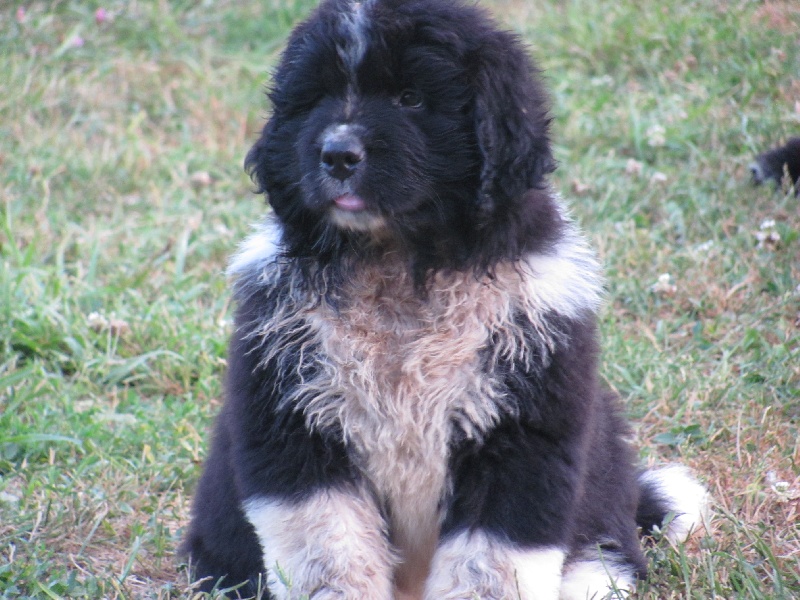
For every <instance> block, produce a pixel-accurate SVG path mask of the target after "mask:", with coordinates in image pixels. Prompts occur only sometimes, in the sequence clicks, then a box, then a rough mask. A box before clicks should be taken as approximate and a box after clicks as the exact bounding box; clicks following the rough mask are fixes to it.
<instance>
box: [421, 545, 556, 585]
mask: <svg viewBox="0 0 800 600" xmlns="http://www.w3.org/2000/svg"><path fill="white" fill-rule="evenodd" d="M564 556H565V553H564V551H563V550H561V549H560V548H555V547H544V548H529V549H521V548H518V547H515V546H512V545H509V544H507V543H504V542H501V541H500V540H497V539H494V538H492V537H490V536H489V535H487V534H486V533H484V532H481V531H475V532H464V533H461V534H459V535H457V536H456V537H454V538H452V539H450V540H448V541H446V542H445V543H444V544H442V546H441V547H439V548H438V549H437V550H436V554H435V556H434V559H433V565H432V567H431V575H430V577H429V579H428V582H427V585H426V586H425V595H424V598H425V600H456V599H457V600H463V599H466V598H481V599H482V600H505V599H509V600H512V599H513V600H516V599H520V600H557V598H558V590H559V587H560V585H561V568H562V565H563V563H564Z"/></svg>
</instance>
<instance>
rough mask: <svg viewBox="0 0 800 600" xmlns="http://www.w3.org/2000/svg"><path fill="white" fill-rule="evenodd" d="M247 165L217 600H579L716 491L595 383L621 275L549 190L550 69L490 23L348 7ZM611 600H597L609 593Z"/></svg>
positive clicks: (460, 12) (288, 60)
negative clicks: (648, 460)
mask: <svg viewBox="0 0 800 600" xmlns="http://www.w3.org/2000/svg"><path fill="white" fill-rule="evenodd" d="M270 100H271V104H272V107H273V113H272V116H271V118H270V119H269V121H268V123H267V124H266V126H265V127H264V130H263V133H262V136H261V138H260V139H259V140H258V141H257V142H256V143H255V145H254V146H253V148H252V150H251V151H250V153H249V154H248V156H247V159H246V167H247V169H248V171H249V172H250V173H251V175H252V177H253V179H254V181H255V183H256V184H257V186H258V188H259V191H261V192H264V193H266V194H267V196H268V198H269V203H270V205H271V207H272V210H273V214H272V215H271V216H270V217H269V218H268V219H267V220H266V221H265V223H264V224H263V225H262V226H261V227H260V228H259V229H258V230H257V231H256V233H255V234H254V235H252V236H251V237H250V238H249V239H248V240H247V241H246V242H245V243H244V245H243V246H242V248H241V250H240V252H239V254H238V255H237V256H235V257H234V259H233V261H232V263H231V265H230V268H229V273H230V275H231V277H232V278H233V279H234V280H235V288H234V294H235V298H236V301H237V304H238V311H237V315H236V327H235V333H234V335H233V339H232V341H231V345H230V349H229V357H228V373H227V380H226V399H225V404H224V408H223V409H222V413H221V415H220V417H219V419H218V421H217V425H216V430H215V436H214V441H213V444H212V447H211V451H210V453H209V456H208V460H207V462H206V465H205V471H204V473H203V475H202V477H201V480H200V483H199V486H198V489H197V492H196V494H195V501H194V508H193V517H192V522H191V524H190V526H189V531H188V536H187V539H186V542H185V545H184V552H185V553H186V554H188V556H189V558H190V561H191V564H192V567H193V568H194V569H195V573H196V575H197V576H198V577H199V578H204V583H203V589H205V590H209V589H211V588H212V587H214V586H215V585H219V586H223V587H227V586H234V585H236V584H239V583H240V582H242V581H244V582H246V586H245V587H244V588H242V589H241V590H240V593H242V594H243V595H244V594H256V592H257V591H258V585H259V581H261V582H262V583H263V584H264V585H266V587H267V588H268V590H269V592H268V593H269V594H271V595H272V596H273V597H275V598H279V599H284V598H292V599H295V598H301V597H303V596H308V597H310V598H313V599H314V600H329V599H334V598H345V599H348V600H361V599H363V600H392V599H401V598H402V599H403V600H411V599H414V600H419V599H428V600H434V599H435V600H443V599H466V598H473V597H478V598H482V599H483V600H501V599H511V598H521V599H522V600H532V599H534V598H535V599H537V600H557V599H559V598H560V599H561V600H577V599H581V600H583V599H585V598H587V597H598V598H599V597H605V596H606V595H607V592H609V590H610V589H611V588H614V587H616V588H620V589H630V588H631V587H632V586H634V585H635V580H636V578H637V577H640V576H642V575H644V573H645V571H646V568H647V565H646V562H645V559H644V556H643V554H642V550H641V548H640V538H639V528H641V529H643V530H644V531H645V532H647V531H650V530H652V529H653V528H655V527H657V526H661V525H662V521H663V519H664V517H665V516H666V515H667V514H668V513H672V514H674V516H675V518H674V519H673V520H672V521H671V523H670V524H669V526H668V527H667V529H666V534H667V536H669V537H671V538H672V539H679V538H682V537H684V536H685V535H687V533H688V531H689V530H690V529H691V528H692V527H694V526H696V525H698V522H699V520H700V514H701V510H702V506H703V502H704V498H705V491H704V489H703V488H702V487H701V486H700V485H699V484H697V483H696V482H695V481H694V479H693V478H692V477H691V476H690V475H689V474H688V473H687V471H686V470H685V469H683V468H682V467H678V466H672V467H667V468H662V469H658V470H651V469H647V470H642V469H640V468H639V466H638V465H637V461H636V452H635V450H634V449H633V448H632V447H631V446H630V444H629V442H628V437H629V435H628V428H627V426H626V424H625V422H624V420H623V418H622V410H621V408H620V406H619V404H618V401H617V398H616V397H615V396H614V394H612V393H610V392H609V391H608V390H606V389H605V388H604V387H603V384H602V380H601V378H600V376H599V375H598V352H599V344H598V340H597V324H596V320H597V311H598V310H599V309H600V305H601V302H602V295H603V291H602V287H603V285H602V276H601V274H600V268H599V264H598V262H597V260H596V258H595V255H594V253H593V252H592V251H591V250H590V248H589V246H588V244H587V243H586V241H585V239H584V237H583V236H582V234H581V233H580V231H579V229H578V227H577V226H576V225H575V223H574V222H573V221H572V220H571V218H570V217H569V213H568V210H567V208H566V206H565V204H564V203H563V201H562V200H561V199H560V198H559V196H558V195H557V194H556V193H555V192H554V191H553V189H552V188H551V186H550V183H549V181H548V176H549V174H550V173H551V172H552V171H553V170H554V168H555V163H554V160H553V156H552V153H551V148H550V140H549V123H550V116H549V113H548V103H547V99H546V94H545V91H544V89H543V87H542V85H541V82H540V80H539V78H538V71H537V69H536V68H535V67H534V66H533V65H532V64H531V62H530V60H529V58H528V56H527V53H526V50H525V48H524V47H523V45H522V44H521V43H520V41H519V40H518V39H517V37H516V36H514V35H512V34H510V33H507V32H505V31H502V30H500V29H498V28H497V27H496V26H495V25H494V24H493V22H492V21H491V20H490V19H489V18H488V17H487V16H486V14H485V13H484V12H483V11H482V10H481V9H479V8H477V7H476V6H475V5H474V3H472V2H471V1H470V2H469V3H466V2H465V3H464V4H461V3H459V2H454V1H448V0H363V1H362V2H353V1H349V0H326V1H325V2H323V3H322V5H321V6H320V7H319V8H318V9H317V10H316V11H315V12H314V13H313V14H312V16H311V17H310V18H309V20H307V21H306V22H305V23H302V24H301V25H299V26H298V27H297V29H296V30H295V32H294V33H293V35H292V36H291V38H290V39H289V43H288V47H287V49H286V51H285V52H284V54H283V57H282V60H281V62H280V64H279V66H278V69H277V71H276V74H275V78H274V81H273V85H272V89H271V91H270ZM595 594H596V596H595Z"/></svg>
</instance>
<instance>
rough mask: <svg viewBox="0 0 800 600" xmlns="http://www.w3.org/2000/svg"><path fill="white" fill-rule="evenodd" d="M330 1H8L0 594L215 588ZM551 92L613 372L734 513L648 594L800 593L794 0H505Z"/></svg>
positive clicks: (606, 362)
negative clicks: (775, 183) (281, 156)
mask: <svg viewBox="0 0 800 600" xmlns="http://www.w3.org/2000/svg"><path fill="white" fill-rule="evenodd" d="M313 4H314V2H312V0H259V1H256V0H241V1H234V0H216V1H200V0H175V1H172V2H168V1H167V0H136V1H130V2H127V1H122V0H108V1H107V2H102V3H99V2H95V1H93V0H92V1H86V2H83V1H79V0H53V1H30V2H20V1H17V0H12V1H11V2H4V3H2V4H0V261H1V262H0V315H2V316H1V317H0V598H9V599H10V598H15V599H16V598H50V599H55V598H93V599H100V598H163V599H166V598H181V599H187V600H188V599H189V598H192V597H195V593H194V592H192V590H191V589H189V588H188V587H187V584H188V577H187V575H186V572H185V569H184V568H183V567H182V565H181V564H180V562H179V560H178V559H177V558H176V557H175V548H176V545H177V544H178V542H179V540H180V539H181V536H182V531H183V529H184V527H185V526H186V523H187V514H188V505H189V501H190V499H191V494H192V490H193V489H194V486H195V483H196V481H197V478H198V475H199V470H200V465H201V463H202V460H203V457H204V455H205V452H206V448H207V437H208V436H207V432H208V428H209V426H210V423H211V421H212V419H213V416H214V415H215V414H216V413H217V412H218V410H219V406H220V402H221V385H220V383H221V377H222V374H223V372H224V368H225V346H226V339H227V336H228V335H229V334H230V328H231V312H232V306H231V304H230V295H229V292H228V289H227V287H226V282H225V277H224V273H223V272H224V269H225V264H226V260H227V257H228V256H229V255H230V254H231V252H232V251H233V250H234V249H235V247H236V244H237V242H238V240H240V239H241V238H242V237H243V236H244V235H245V234H246V232H247V231H248V229H249V226H250V224H251V223H253V222H254V221H256V220H257V219H258V218H259V216H260V215H261V214H263V211H264V206H263V203H262V199H261V198H260V197H257V196H255V195H254V194H253V193H252V189H253V186H252V184H251V183H250V181H249V179H248V178H247V176H246V175H245V174H244V172H243V170H242V166H241V165H242V162H243V158H244V155H245V153H246V152H247V150H248V148H249V146H250V144H251V143H252V142H253V141H254V140H255V137H256V134H257V132H258V130H259V128H260V126H261V125H262V124H263V121H264V118H265V116H266V115H267V114H268V111H269V107H268V106H267V103H266V100H265V98H264V96H263V90H264V87H265V85H266V83H267V82H268V78H269V72H270V67H271V66H272V65H274V63H275V60H276V57H277V55H278V53H279V52H280V48H281V45H282V43H283V40H284V38H285V36H286V34H287V33H288V31H289V29H290V27H291V24H292V23H294V22H295V21H296V20H297V19H299V18H300V17H302V15H304V14H306V13H307V11H308V10H309V9H310V8H311V6H312V5H313ZM486 4H487V5H488V6H489V7H490V8H492V10H493V11H494V12H495V14H496V15H497V18H498V20H500V21H501V22H503V23H504V24H505V25H506V26H507V27H509V28H512V29H515V30H517V31H518V32H519V33H520V34H521V35H522V36H523V37H524V38H525V39H526V40H528V41H529V42H530V45H531V51H532V53H533V55H534V56H535V57H536V59H537V60H538V62H539V64H540V66H541V67H542V69H543V70H544V76H545V78H546V79H547V81H548V84H549V86H550V88H551V90H552V98H553V116H554V119H555V121H554V138H555V144H556V154H557V158H558V160H559V163H560V168H559V170H558V171H557V172H556V174H555V177H554V185H555V186H556V188H558V189H559V190H560V191H561V193H562V194H563V195H564V196H565V197H566V198H568V199H569V201H570V204H571V206H572V209H573V212H574V214H575V215H576V217H577V218H578V220H579V221H580V222H581V223H582V225H583V228H584V229H585V231H586V233H587V234H588V235H589V237H590V238H591V239H592V241H593V244H594V245H595V247H596V248H597V249H598V251H599V253H600V255H601V257H602V259H603V261H604V263H605V265H606V273H607V277H608V282H607V289H608V296H607V302H606V306H605V308H604V310H603V313H602V323H601V329H602V336H603V349H604V354H603V376H604V377H605V379H606V381H607V383H608V385H609V386H611V387H612V388H613V389H615V390H616V391H617V392H618V393H619V394H620V395H621V396H622V398H623V399H624V402H625V406H626V410H627V413H628V415H629V416H630V418H631V420H632V423H633V425H634V432H635V438H636V442H637V444H638V445H639V447H640V448H641V456H642V460H643V461H644V462H645V463H648V464H649V463H653V464H656V463H662V462H670V461H680V462H683V463H685V464H688V465H690V466H691V467H692V468H693V469H694V470H695V471H696V472H697V473H698V475H699V477H700V478H701V479H702V480H703V481H705V482H706V483H707V485H708V487H709V489H710V490H711V493H712V494H713V497H714V514H713V520H712V522H711V531H710V532H706V533H700V534H698V535H696V536H695V537H694V538H693V539H692V540H691V541H690V542H689V543H688V544H686V545H685V546H681V547H677V548H673V547H670V546H669V544H668V543H666V541H664V540H661V541H658V542H656V543H652V544H649V545H648V550H647V552H648V555H649V556H650V557H651V559H652V562H653V569H652V574H651V578H650V580H649V581H646V582H642V583H641V584H640V586H639V590H638V597H641V598H647V599H651V600H661V599H669V598H676V599H678V598H681V599H683V598H687V599H688V598H698V599H702V598H719V599H725V600H731V599H734V598H753V599H758V598H763V599H784V598H785V599H790V598H794V599H796V598H800V431H798V430H799V429H800V198H796V197H794V196H793V195H792V194H791V193H790V192H788V191H786V190H783V191H781V190H775V189H772V188H769V187H761V188H754V187H752V186H751V185H750V184H749V181H748V178H749V173H748V167H747V165H748V163H749V162H750V160H751V159H752V157H753V155H754V154H755V153H757V152H759V151H761V150H763V149H765V148H767V147H770V146H771V145H774V144H776V143H778V142H782V141H785V139H786V138H787V137H788V136H790V135H798V134H800V39H799V38H798V31H800V5H799V4H798V3H797V2H796V1H795V0H785V1H778V0H773V1H766V2H756V1H743V0H730V1H725V0H661V1H658V2H657V1H655V0H613V1H612V0H602V1H592V0H566V1H564V2H545V1H544V0H541V1H539V0H537V1H533V0H494V1H491V2H490V1H487V2H486Z"/></svg>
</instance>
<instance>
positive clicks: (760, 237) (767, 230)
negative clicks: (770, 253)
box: [753, 219, 781, 250]
mask: <svg viewBox="0 0 800 600" xmlns="http://www.w3.org/2000/svg"><path fill="white" fill-rule="evenodd" d="M753 235H754V236H755V238H756V241H757V242H758V243H757V244H756V248H763V249H765V250H776V249H777V248H778V246H780V243H781V234H780V233H778V232H777V231H776V230H775V219H765V220H764V221H762V222H761V225H760V226H759V228H758V231H756V232H754V233H753Z"/></svg>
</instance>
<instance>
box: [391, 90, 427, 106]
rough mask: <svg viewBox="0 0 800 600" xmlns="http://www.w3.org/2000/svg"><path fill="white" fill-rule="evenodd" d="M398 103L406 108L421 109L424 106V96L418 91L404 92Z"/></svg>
mask: <svg viewBox="0 0 800 600" xmlns="http://www.w3.org/2000/svg"><path fill="white" fill-rule="evenodd" d="M397 102H398V104H400V106H402V107H404V108H419V107H421V106H422V94H420V93H419V92H418V91H417V90H403V91H402V92H400V96H399V97H398V98H397Z"/></svg>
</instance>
